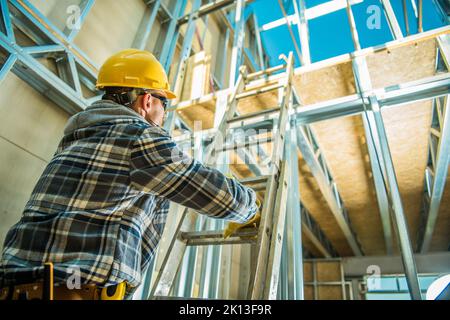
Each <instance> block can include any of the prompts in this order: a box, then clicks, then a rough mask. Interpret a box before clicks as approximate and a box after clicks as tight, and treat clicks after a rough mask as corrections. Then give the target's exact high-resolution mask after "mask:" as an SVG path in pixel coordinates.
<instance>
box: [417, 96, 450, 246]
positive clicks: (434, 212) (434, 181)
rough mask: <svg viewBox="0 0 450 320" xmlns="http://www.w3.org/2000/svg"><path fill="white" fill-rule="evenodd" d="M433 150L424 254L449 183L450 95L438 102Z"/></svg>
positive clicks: (421, 240) (424, 221) (421, 243)
mask: <svg viewBox="0 0 450 320" xmlns="http://www.w3.org/2000/svg"><path fill="white" fill-rule="evenodd" d="M433 129H434V131H433ZM434 132H435V133H434ZM429 149H430V150H429V156H428V159H429V160H428V167H427V170H426V179H425V191H426V192H425V193H424V197H425V198H424V211H423V214H424V216H423V217H422V219H421V224H420V227H419V241H418V248H419V251H420V253H426V252H428V251H429V250H430V247H431V240H432V238H433V231H434V229H435V226H436V222H437V219H438V214H439V208H440V204H441V200H442V196H443V194H444V188H445V185H446V182H447V173H448V166H449V154H450V97H449V96H446V97H445V98H443V99H439V100H437V101H435V103H434V105H433V126H432V131H431V133H430V148H429ZM430 172H431V174H430Z"/></svg>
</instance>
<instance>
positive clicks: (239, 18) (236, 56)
mask: <svg viewBox="0 0 450 320" xmlns="http://www.w3.org/2000/svg"><path fill="white" fill-rule="evenodd" d="M244 11H245V1H244V0H237V4H236V10H235V12H236V14H235V18H234V23H235V30H234V39H233V49H232V51H231V63H230V79H229V83H228V87H229V88H233V87H234V85H235V82H236V78H237V75H238V68H239V66H240V62H241V57H242V51H243V50H242V49H243V47H244V35H245V30H244V25H245V19H244V18H245V17H244Z"/></svg>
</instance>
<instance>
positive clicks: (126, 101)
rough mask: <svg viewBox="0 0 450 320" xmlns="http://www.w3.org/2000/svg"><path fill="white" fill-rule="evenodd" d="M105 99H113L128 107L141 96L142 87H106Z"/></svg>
mask: <svg viewBox="0 0 450 320" xmlns="http://www.w3.org/2000/svg"><path fill="white" fill-rule="evenodd" d="M103 91H105V94H104V95H103V96H102V99H103V100H111V101H114V102H116V103H118V104H122V105H124V106H126V107H131V106H132V105H133V103H134V102H135V101H136V99H137V98H138V96H139V92H138V91H140V89H137V88H127V87H105V88H103Z"/></svg>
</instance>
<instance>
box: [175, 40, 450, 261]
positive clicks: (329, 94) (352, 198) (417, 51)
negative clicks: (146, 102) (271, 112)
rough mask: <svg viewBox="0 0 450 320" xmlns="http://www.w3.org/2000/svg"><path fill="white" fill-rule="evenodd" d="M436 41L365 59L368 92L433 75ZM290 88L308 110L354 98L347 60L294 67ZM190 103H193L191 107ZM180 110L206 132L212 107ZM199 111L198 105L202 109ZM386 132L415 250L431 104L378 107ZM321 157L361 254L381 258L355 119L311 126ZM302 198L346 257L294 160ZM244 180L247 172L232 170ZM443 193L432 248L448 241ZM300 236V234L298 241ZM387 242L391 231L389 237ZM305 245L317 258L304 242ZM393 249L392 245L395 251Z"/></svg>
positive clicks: (266, 100) (257, 105) (260, 100)
mask: <svg viewBox="0 0 450 320" xmlns="http://www.w3.org/2000/svg"><path fill="white" fill-rule="evenodd" d="M435 54H436V43H435V40H433V39H431V40H426V41H423V42H419V43H417V44H415V43H413V44H408V45H406V46H403V47H398V48H395V49H392V50H391V51H390V52H387V51H381V52H376V53H373V54H371V55H369V56H367V62H368V67H369V70H370V74H371V79H372V84H373V86H374V87H375V88H379V87H386V86H391V85H396V84H400V83H403V82H407V81H413V80H418V79H423V78H426V77H429V76H432V75H433V74H434V66H435ZM293 84H294V86H295V87H296V89H297V93H298V94H299V96H300V98H301V99H302V102H303V104H306V105H308V104H312V103H317V102H323V101H326V100H330V99H335V98H339V97H343V96H347V95H351V94H354V93H355V92H356V90H355V83H354V80H353V73H352V68H351V63H350V62H345V63H340V64H337V65H331V66H326V67H324V68H322V69H317V70H312V71H311V70H310V71H304V70H303V71H302V69H297V70H296V72H295V75H294V79H293ZM277 99H278V94H277V91H276V90H275V91H271V92H269V93H265V94H260V95H258V96H255V97H251V98H246V99H242V100H241V101H239V104H238V110H239V111H240V112H241V113H249V112H255V111H258V110H262V109H268V108H272V107H275V106H276V104H277ZM193 105H195V104H194V103H193ZM198 107H199V105H196V106H194V107H192V108H187V109H183V113H184V114H185V116H186V117H187V118H189V119H190V121H191V122H192V121H193V120H202V121H204V122H205V124H206V127H210V125H212V121H213V120H212V118H213V111H214V108H215V103H212V102H211V103H209V106H208V108H206V109H205V110H203V109H201V110H200V109H196V108H198ZM203 108H204V107H203ZM383 118H384V121H385V126H386V132H387V135H388V141H389V146H390V150H391V153H392V159H393V162H394V166H395V170H396V174H397V180H398V185H399V189H400V193H401V196H402V200H403V207H404V211H405V215H406V219H407V221H408V225H409V233H410V236H411V240H412V242H413V244H414V245H415V242H416V238H417V231H418V223H419V221H418V220H419V212H420V209H421V202H422V195H423V180H424V170H425V166H426V160H427V152H428V150H427V144H428V134H429V128H430V123H431V102H430V101H423V102H418V103H414V104H408V105H404V106H401V107H392V108H389V109H383ZM311 127H312V129H313V131H314V132H315V134H316V137H317V140H318V143H319V145H320V147H321V150H322V152H323V154H324V156H325V158H326V161H327V163H328V166H329V168H330V171H331V173H332V175H333V177H334V179H335V181H336V184H337V187H338V190H339V192H340V194H341V197H342V199H343V202H344V206H345V207H346V208H347V210H348V214H349V218H350V220H351V222H352V225H353V228H354V230H355V232H356V234H357V235H358V239H359V241H360V242H361V245H362V249H363V251H364V253H365V254H366V255H383V254H385V253H386V248H385V242H384V236H383V228H382V224H381V218H380V213H379V209H378V204H377V200H376V193H375V187H374V182H373V178H372V173H371V165H370V161H369V157H368V153H367V145H366V138H365V133H364V126H363V122H362V119H361V115H357V116H351V117H344V118H338V119H331V120H327V121H323V122H318V123H314V124H312V125H311ZM299 159H300V161H299V171H300V172H299V173H300V179H299V180H300V181H299V186H300V194H301V200H302V202H303V204H304V205H305V207H306V208H307V209H308V211H309V212H310V214H311V215H312V216H313V218H314V219H315V220H316V221H317V222H318V224H319V226H320V227H321V229H322V230H323V231H324V233H325V235H326V236H327V237H328V238H329V239H330V241H331V242H332V244H333V246H334V247H335V248H336V250H337V251H338V253H339V254H340V255H341V256H351V255H353V252H352V250H351V249H350V247H349V245H348V242H347V240H346V238H345V236H344V234H343V233H342V231H341V229H340V227H339V225H338V224H337V222H336V219H335V217H334V216H333V214H332V212H331V211H330V209H329V207H328V205H327V203H326V201H325V199H324V198H323V196H322V194H321V192H320V190H319V188H318V185H317V182H316V181H315V178H314V177H313V176H312V174H311V173H310V171H309V168H308V166H307V165H306V164H305V162H304V161H303V159H301V156H300V155H299ZM235 169H237V171H240V173H241V174H242V175H243V176H247V175H248V174H249V173H250V172H249V171H248V170H246V171H245V170H244V169H243V168H242V167H241V166H238V167H236V168H235ZM449 188H450V187H449V186H448V185H447V188H446V190H445V192H444V197H443V201H442V205H441V210H440V214H439V218H438V222H439V223H438V224H437V225H436V229H435V233H434V237H433V242H432V249H433V250H434V249H439V250H445V249H446V248H447V246H448V243H449V236H448V225H449V220H450V219H449V211H450V210H449V209H448V208H449V207H450V206H449V202H450V200H449V195H450V192H449V190H448V189H449ZM303 238H305V236H303ZM393 239H394V241H395V240H396V239H395V232H394V231H393ZM305 247H306V249H307V250H309V251H311V252H312V253H316V252H317V250H316V249H314V248H313V247H312V245H311V242H310V241H309V240H305ZM394 247H396V245H394Z"/></svg>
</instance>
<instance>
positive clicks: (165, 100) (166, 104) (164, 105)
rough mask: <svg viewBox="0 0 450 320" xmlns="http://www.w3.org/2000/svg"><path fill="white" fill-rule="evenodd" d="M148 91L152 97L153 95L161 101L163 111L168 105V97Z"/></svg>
mask: <svg viewBox="0 0 450 320" xmlns="http://www.w3.org/2000/svg"><path fill="white" fill-rule="evenodd" d="M149 93H150V94H151V95H152V97H155V98H156V99H158V100H159V101H161V103H162V105H163V108H164V111H166V109H167V106H168V105H169V99H167V98H166V97H163V96H160V95H157V94H154V93H152V92H149Z"/></svg>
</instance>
